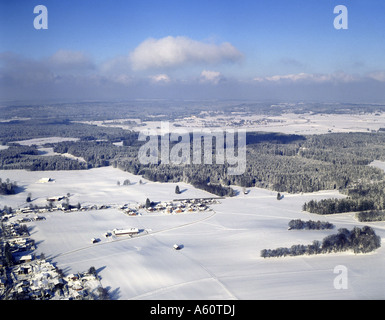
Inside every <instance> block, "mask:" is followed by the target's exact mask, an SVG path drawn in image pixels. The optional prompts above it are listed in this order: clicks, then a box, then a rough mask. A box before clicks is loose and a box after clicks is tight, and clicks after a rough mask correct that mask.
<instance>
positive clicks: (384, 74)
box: [368, 71, 385, 82]
mask: <svg viewBox="0 0 385 320" xmlns="http://www.w3.org/2000/svg"><path fill="white" fill-rule="evenodd" d="M368 78H369V79H373V80H376V81H379V82H385V71H377V72H372V73H369V74H368Z"/></svg>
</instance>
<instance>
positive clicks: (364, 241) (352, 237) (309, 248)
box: [261, 226, 381, 258]
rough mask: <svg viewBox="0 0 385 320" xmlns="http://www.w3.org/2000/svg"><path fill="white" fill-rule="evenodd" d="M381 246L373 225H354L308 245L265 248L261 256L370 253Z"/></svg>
mask: <svg viewBox="0 0 385 320" xmlns="http://www.w3.org/2000/svg"><path fill="white" fill-rule="evenodd" d="M380 246H381V238H380V237H379V236H377V235H376V233H375V232H374V230H373V229H372V228H371V227H368V226H364V227H363V228H359V227H354V228H353V229H352V230H350V231H349V230H348V229H346V228H341V229H339V230H338V233H337V234H333V235H329V236H326V237H325V238H324V239H323V240H322V242H321V241H318V240H314V241H313V243H311V244H308V245H302V244H298V245H293V246H291V247H290V248H277V249H263V250H261V257H263V258H271V257H285V256H300V255H305V254H306V255H313V254H322V253H332V252H343V251H350V250H351V251H353V252H354V253H368V252H371V251H374V250H375V249H377V248H379V247H380Z"/></svg>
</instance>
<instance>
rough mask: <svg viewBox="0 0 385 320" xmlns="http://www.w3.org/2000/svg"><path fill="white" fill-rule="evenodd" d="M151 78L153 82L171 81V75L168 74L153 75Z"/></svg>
mask: <svg viewBox="0 0 385 320" xmlns="http://www.w3.org/2000/svg"><path fill="white" fill-rule="evenodd" d="M150 79H151V80H152V81H153V82H170V80H171V79H170V77H169V76H168V75H167V74H156V75H153V76H150Z"/></svg>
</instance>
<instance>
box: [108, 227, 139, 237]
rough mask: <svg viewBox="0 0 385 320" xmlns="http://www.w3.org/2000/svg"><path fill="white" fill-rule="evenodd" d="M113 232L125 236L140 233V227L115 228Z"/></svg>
mask: <svg viewBox="0 0 385 320" xmlns="http://www.w3.org/2000/svg"><path fill="white" fill-rule="evenodd" d="M112 232H113V233H114V235H116V236H125V235H133V234H138V233H139V229H138V228H129V229H114V230H112Z"/></svg>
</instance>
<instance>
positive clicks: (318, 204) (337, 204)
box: [302, 198, 375, 214]
mask: <svg viewBox="0 0 385 320" xmlns="http://www.w3.org/2000/svg"><path fill="white" fill-rule="evenodd" d="M374 208H375V205H374V202H373V200H368V199H355V200H353V199H336V198H332V199H322V200H320V201H317V200H310V201H309V202H307V203H304V205H303V206H302V210H304V211H308V212H310V213H317V214H334V213H344V212H355V211H367V210H372V209H374Z"/></svg>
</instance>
